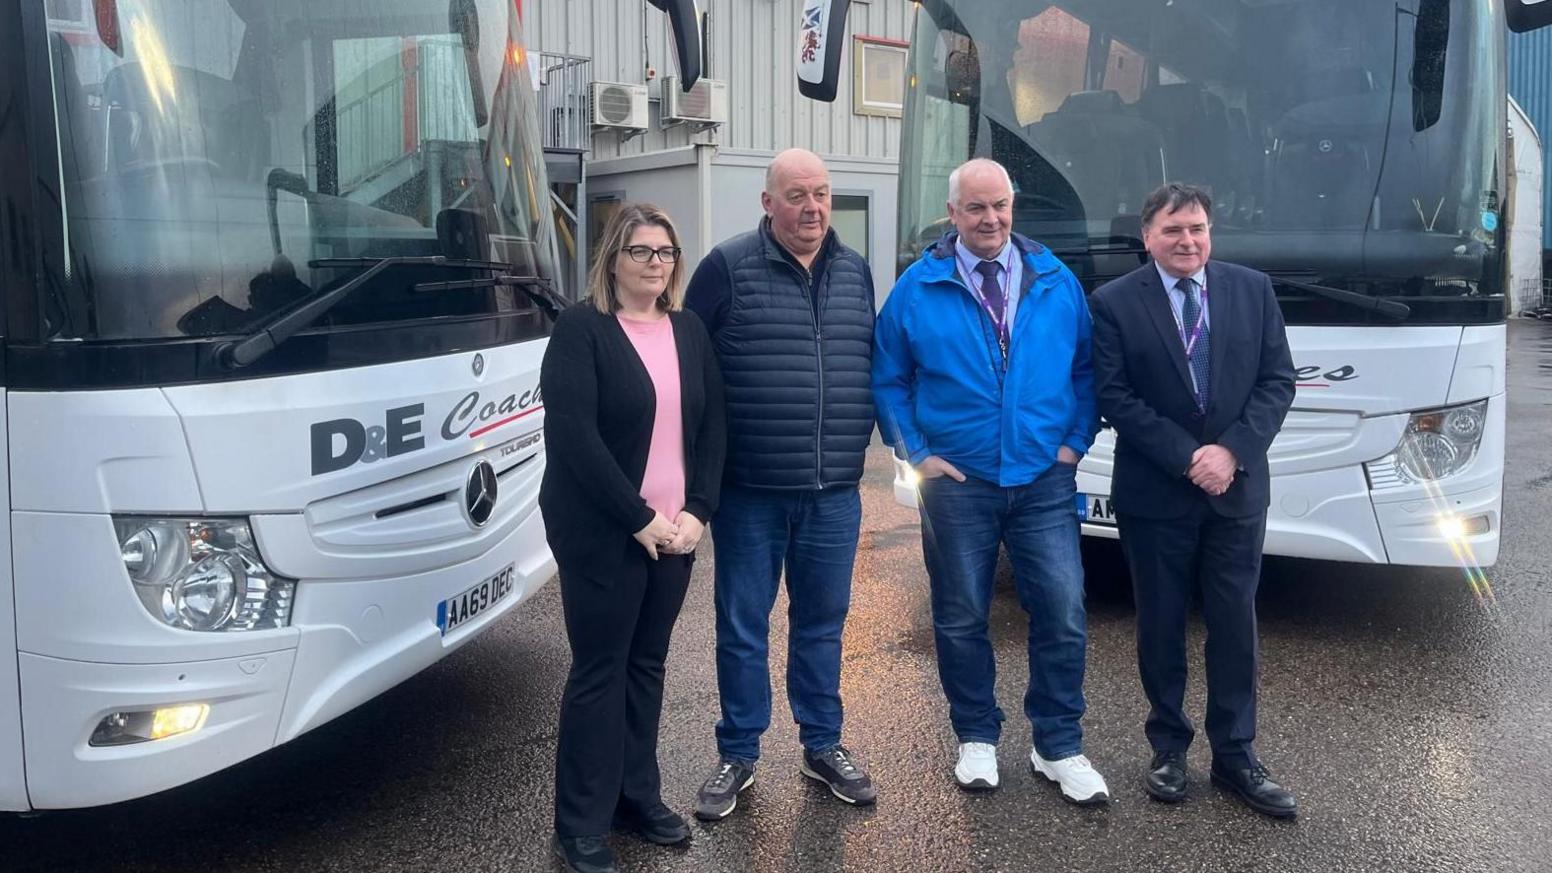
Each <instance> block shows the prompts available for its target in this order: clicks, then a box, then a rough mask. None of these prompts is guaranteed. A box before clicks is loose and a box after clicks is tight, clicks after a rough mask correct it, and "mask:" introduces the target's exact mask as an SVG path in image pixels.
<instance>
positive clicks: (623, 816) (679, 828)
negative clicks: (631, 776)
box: [614, 802, 690, 846]
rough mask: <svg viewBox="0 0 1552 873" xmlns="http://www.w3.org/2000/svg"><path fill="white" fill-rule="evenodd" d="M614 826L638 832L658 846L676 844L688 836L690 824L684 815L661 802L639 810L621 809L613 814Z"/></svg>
mask: <svg viewBox="0 0 1552 873" xmlns="http://www.w3.org/2000/svg"><path fill="white" fill-rule="evenodd" d="M614 826H615V827H616V828H617V829H619V830H622V831H631V832H633V833H637V834H640V835H641V838H642V839H644V840H646V841H647V842H649V843H656V844H658V845H659V846H673V845H677V844H679V843H682V842H684V841H685V840H688V839H689V838H690V826H689V825H688V824H686V823H685V821H684V817H683V816H681V815H679V813H677V812H674V811H673V810H671V809H669V808H668V807H667V806H664V805H663V803H662V802H659V803H657V804H656V805H654V806H651V807H649V808H647V809H646V810H643V811H640V812H638V811H635V810H621V811H620V812H618V813H616V814H615V816H614Z"/></svg>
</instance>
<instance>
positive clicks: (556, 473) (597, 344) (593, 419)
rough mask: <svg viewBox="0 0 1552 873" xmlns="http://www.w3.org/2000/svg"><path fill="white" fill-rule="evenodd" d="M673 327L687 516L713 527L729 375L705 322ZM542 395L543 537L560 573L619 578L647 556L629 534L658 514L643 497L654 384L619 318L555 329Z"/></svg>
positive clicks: (682, 317) (586, 318) (572, 310)
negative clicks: (638, 553) (634, 554)
mask: <svg viewBox="0 0 1552 873" xmlns="http://www.w3.org/2000/svg"><path fill="white" fill-rule="evenodd" d="M668 320H669V321H670V322H671V323H672V325H673V331H674V345H675V348H676V350H677V352H678V357H679V390H680V401H679V402H680V414H681V419H682V421H683V424H684V454H685V463H684V472H685V495H684V508H685V510H686V511H687V512H689V513H690V514H691V515H694V516H695V517H696V518H698V519H700V520H701V521H702V522H709V521H710V520H711V515H712V513H713V512H715V511H716V508H717V499H718V497H719V496H720V493H721V488H722V461H723V457H724V454H725V452H726V443H727V425H726V415H727V413H726V409H725V407H724V404H723V397H722V374H721V371H720V370H719V369H718V368H717V356H716V353H715V352H714V351H713V349H712V346H711V338H710V337H708V336H707V335H706V328H705V326H703V325H702V324H701V321H700V319H699V318H696V317H695V316H694V315H693V314H691V313H689V312H670V313H669V314H668ZM539 390H540V392H541V394H542V395H543V397H544V444H545V452H546V454H547V455H548V463H547V465H546V467H545V469H544V479H543V481H542V482H541V483H540V485H539V508H540V509H541V510H542V511H543V512H544V528H545V538H546V539H547V540H548V541H549V544H550V548H551V549H552V550H553V551H554V552H555V560H556V562H557V563H558V564H559V565H560V568H561V572H562V573H566V572H572V571H576V572H580V573H585V574H589V575H595V576H608V575H611V574H614V573H618V572H619V570H620V568H621V567H622V566H623V565H624V560H625V556H626V555H627V554H628V553H629V551H630V549H632V548H638V549H639V548H640V546H638V545H636V544H635V542H634V541H633V540H632V539H631V536H632V534H634V533H635V532H636V531H638V530H641V529H642V528H643V527H646V526H647V524H648V522H650V521H652V518H653V515H654V514H655V513H654V510H653V509H652V508H651V507H650V506H648V505H647V501H646V500H645V499H643V498H642V496H641V482H642V479H643V478H644V477H645V475H646V470H647V454H648V449H649V448H650V447H651V444H652V423H653V419H654V417H655V415H656V411H657V391H656V389H655V388H653V386H652V377H651V376H650V375H649V374H648V373H647V368H646V367H645V366H644V365H643V364H642V362H641V357H640V356H639V355H637V353H636V348H635V347H634V346H632V345H631V342H630V338H629V337H627V336H626V335H625V329H624V328H622V327H621V326H620V323H619V321H618V320H616V318H615V316H613V315H604V314H602V313H600V312H598V311H597V310H596V309H594V308H593V305H592V303H590V302H585V303H581V304H578V305H576V306H572V307H569V308H567V309H566V310H565V311H564V312H562V313H561V315H560V318H559V319H558V320H557V321H556V322H555V330H554V333H552V334H551V336H550V342H549V346H548V347H547V348H546V349H545V351H544V363H543V365H542V366H541V368H540V371H539ZM672 520H673V519H669V521H672Z"/></svg>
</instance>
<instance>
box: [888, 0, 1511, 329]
mask: <svg viewBox="0 0 1552 873" xmlns="http://www.w3.org/2000/svg"><path fill="white" fill-rule="evenodd" d="M1496 6H1497V5H1496V4H1482V3H1475V4H1468V3H1458V2H1457V3H1451V2H1449V0H1402V2H1400V3H1395V4H1392V3H1385V4H1376V3H1352V2H1348V0H1177V2H1174V3H1158V2H1152V0H1124V2H1115V0H1065V2H1062V3H1059V4H1055V3H1044V2H1037V0H1015V2H1006V3H979V2H954V0H924V2H922V3H921V4H920V10H921V11H920V13H919V15H918V18H917V24H916V35H915V40H914V43H913V55H912V60H911V70H910V79H909V85H910V88H909V89H908V91H909V93H908V96H907V108H906V119H905V129H904V142H903V145H902V154H903V161H902V168H901V179H902V180H906V181H905V183H904V185H903V186H902V187H903V190H902V192H901V199H900V204H901V205H900V208H901V221H900V226H901V239H902V251H901V260H902V268H903V266H904V265H905V264H908V263H909V262H910V261H911V260H914V259H915V257H917V256H918V255H919V254H920V252H921V250H922V248H923V247H924V246H925V245H927V244H928V243H930V242H931V241H932V240H933V239H935V238H937V236H938V235H940V234H941V233H942V232H943V231H944V230H945V229H946V226H947V225H946V218H945V210H944V202H945V201H946V199H947V191H948V182H947V179H948V173H949V171H950V170H952V169H953V167H954V166H956V165H957V164H959V163H960V162H962V161H964V160H965V159H967V158H969V157H972V156H984V157H991V158H994V159H996V160H998V161H1000V162H1002V163H1003V164H1004V165H1006V166H1007V167H1008V170H1009V172H1010V174H1011V175H1012V177H1013V180H1014V187H1015V189H1016V192H1017V195H1018V196H1017V198H1016V201H1015V212H1014V222H1015V229H1016V230H1018V231H1020V232H1022V233H1025V234H1027V235H1029V236H1031V237H1033V238H1035V239H1037V240H1039V241H1041V242H1044V243H1046V244H1047V245H1050V246H1051V247H1052V248H1053V249H1054V250H1056V251H1057V253H1058V254H1059V255H1061V256H1062V258H1063V260H1065V261H1066V263H1067V264H1068V265H1069V266H1070V267H1072V269H1073V270H1074V271H1075V272H1076V273H1077V274H1078V275H1079V277H1080V278H1081V279H1082V280H1083V281H1084V284H1085V285H1086V286H1088V287H1090V288H1092V287H1094V286H1095V285H1097V284H1099V283H1101V282H1103V281H1105V280H1107V279H1110V278H1113V277H1115V276H1118V275H1121V274H1123V273H1125V272H1127V271H1129V270H1131V269H1133V268H1135V267H1136V266H1138V265H1139V264H1140V263H1142V260H1143V259H1144V257H1145V254H1144V253H1143V252H1142V250H1141V239H1140V236H1141V220H1140V217H1139V213H1140V208H1141V205H1142V200H1143V198H1144V197H1145V196H1146V195H1147V193H1148V192H1149V191H1150V190H1152V189H1153V188H1154V187H1156V186H1158V185H1159V184H1161V183H1162V182H1164V181H1166V180H1168V181H1184V182H1191V183H1196V184H1204V185H1207V186H1209V187H1210V188H1211V189H1212V191H1213V195H1214V198H1213V199H1214V214H1213V219H1214V228H1213V239H1214V251H1213V255H1214V257H1216V258H1221V259H1224V260H1229V261H1237V262H1240V263H1244V264H1247V265H1249V266H1253V267H1256V268H1258V269H1261V270H1265V271H1267V272H1270V273H1273V274H1274V275H1283V276H1286V277H1287V278H1289V279H1291V280H1295V281H1297V282H1299V283H1303V284H1304V285H1320V286H1326V287H1335V288H1339V289H1343V290H1349V291H1354V292H1358V293H1361V294H1365V295H1370V296H1375V297H1386V298H1393V299H1396V300H1398V301H1404V302H1405V303H1406V304H1407V306H1408V308H1409V309H1410V311H1411V313H1412V314H1411V315H1410V316H1409V317H1408V318H1407V321H1408V322H1409V323H1417V322H1419V321H1424V322H1427V321H1433V322H1436V323H1437V322H1440V321H1445V322H1456V321H1462V322H1480V321H1496V320H1501V319H1502V318H1503V314H1504V298H1503V289H1502V277H1501V271H1502V246H1501V243H1502V232H1501V230H1500V228H1499V220H1498V219H1499V215H1500V212H1501V206H1500V202H1499V201H1500V191H1501V185H1500V182H1499V179H1500V166H1501V162H1500V156H1501V154H1502V148H1503V129H1504V111H1505V110H1504V107H1502V106H1497V105H1494V104H1493V102H1492V101H1484V100H1479V99H1476V97H1475V95H1476V94H1478V93H1483V94H1493V93H1500V92H1501V90H1502V89H1501V87H1499V86H1500V85H1501V83H1500V82H1499V79H1501V77H1502V72H1501V70H1500V69H1499V68H1498V65H1497V64H1495V63H1494V61H1493V59H1494V58H1495V57H1498V53H1497V51H1496V49H1497V46H1496V44H1495V43H1494V42H1492V41H1493V40H1496V39H1501V38H1502V37H1501V35H1500V34H1499V31H1500V30H1501V22H1500V21H1499V20H1498V18H1497V16H1498V12H1497V10H1496ZM1284 291H1286V292H1287V296H1286V297H1285V299H1284V309H1285V312H1287V314H1288V316H1289V320H1290V321H1293V322H1305V323H1348V322H1357V323H1371V322H1372V323H1376V324H1381V323H1383V324H1391V323H1395V320H1394V318H1393V317H1386V316H1384V315H1380V314H1376V313H1375V312H1374V311H1373V309H1372V308H1364V307H1361V306H1359V307H1355V306H1352V305H1344V303H1343V302H1342V301H1340V300H1337V299H1334V298H1332V297H1330V296H1325V297H1322V296H1320V295H1316V294H1310V293H1306V292H1303V291H1299V290H1298V289H1297V287H1296V286H1294V285H1291V284H1290V285H1286V287H1280V288H1279V293H1280V294H1282V293H1283V292H1284Z"/></svg>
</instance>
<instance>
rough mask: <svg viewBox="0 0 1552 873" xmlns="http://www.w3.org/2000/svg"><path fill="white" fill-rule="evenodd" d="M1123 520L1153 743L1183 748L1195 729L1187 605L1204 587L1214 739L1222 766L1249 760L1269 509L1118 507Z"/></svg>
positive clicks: (1198, 504) (1158, 747)
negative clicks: (1189, 701)
mask: <svg viewBox="0 0 1552 873" xmlns="http://www.w3.org/2000/svg"><path fill="white" fill-rule="evenodd" d="M1116 521H1117V524H1118V525H1119V527H1120V534H1121V548H1122V551H1123V552H1124V553H1125V555H1126V562H1127V565H1128V567H1129V568H1130V570H1131V575H1132V587H1133V592H1134V595H1135V600H1136V604H1137V666H1138V669H1139V671H1140V672H1141V674H1142V685H1143V690H1144V692H1146V693H1147V695H1148V703H1149V704H1150V707H1151V709H1150V711H1149V713H1148V721H1147V725H1146V728H1145V733H1146V734H1147V737H1148V742H1149V744H1150V745H1152V746H1153V749H1154V751H1158V752H1165V751H1178V752H1183V751H1185V750H1186V748H1187V747H1189V746H1190V744H1191V740H1192V739H1193V737H1194V736H1195V734H1196V729H1195V728H1194V727H1193V726H1192V724H1191V719H1190V718H1189V717H1188V716H1187V715H1186V714H1185V692H1186V613H1187V612H1188V610H1189V609H1190V606H1191V600H1192V597H1193V595H1194V594H1196V593H1197V592H1200V594H1201V598H1202V617H1203V619H1204V620H1205V622H1206V625H1207V646H1206V660H1207V719H1206V727H1207V739H1208V742H1209V743H1211V745H1212V752H1213V759H1214V760H1215V761H1217V762H1218V763H1220V764H1221V765H1223V766H1227V767H1231V768H1238V767H1247V766H1249V765H1250V763H1251V762H1253V761H1254V760H1256V756H1255V748H1254V745H1255V739H1256V681H1257V679H1256V677H1257V670H1258V666H1259V654H1258V651H1257V650H1258V646H1259V641H1258V637H1257V632H1256V589H1257V587H1258V585H1259V582H1260V578H1261V548H1262V544H1263V542H1264V541H1265V539H1266V513H1265V511H1263V512H1260V513H1257V514H1256V515H1253V516H1248V517H1240V518H1234V517H1226V516H1221V515H1218V514H1217V513H1215V512H1213V510H1212V508H1211V507H1210V506H1209V505H1208V504H1207V501H1206V500H1197V501H1194V502H1193V503H1192V506H1191V509H1190V510H1188V511H1187V512H1186V514H1185V515H1183V516H1180V517H1178V518H1169V519H1160V518H1143V517H1140V516H1136V515H1130V514H1126V513H1121V512H1117V514H1116Z"/></svg>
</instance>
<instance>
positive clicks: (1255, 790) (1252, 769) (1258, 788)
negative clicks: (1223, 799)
mask: <svg viewBox="0 0 1552 873" xmlns="http://www.w3.org/2000/svg"><path fill="white" fill-rule="evenodd" d="M1212 781H1213V784H1215V785H1219V786H1222V787H1223V788H1227V789H1228V790H1230V791H1232V792H1234V793H1235V794H1237V795H1239V799H1240V800H1243V801H1244V802H1245V805H1246V806H1248V807H1250V808H1251V809H1253V810H1255V811H1256V812H1259V813H1261V814H1262V815H1269V816H1272V817H1273V818H1293V817H1294V816H1296V815H1298V814H1299V804H1298V801H1296V800H1294V798H1293V792H1291V791H1289V790H1288V789H1286V788H1284V787H1282V786H1281V785H1278V784H1277V783H1276V782H1273V781H1272V774H1270V773H1268V772H1267V771H1266V767H1264V766H1262V765H1261V762H1260V761H1254V762H1252V763H1251V765H1250V766H1249V767H1243V768H1241V767H1235V768H1233V769H1230V768H1228V767H1222V766H1219V764H1218V762H1217V761H1214V762H1213V765H1212Z"/></svg>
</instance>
